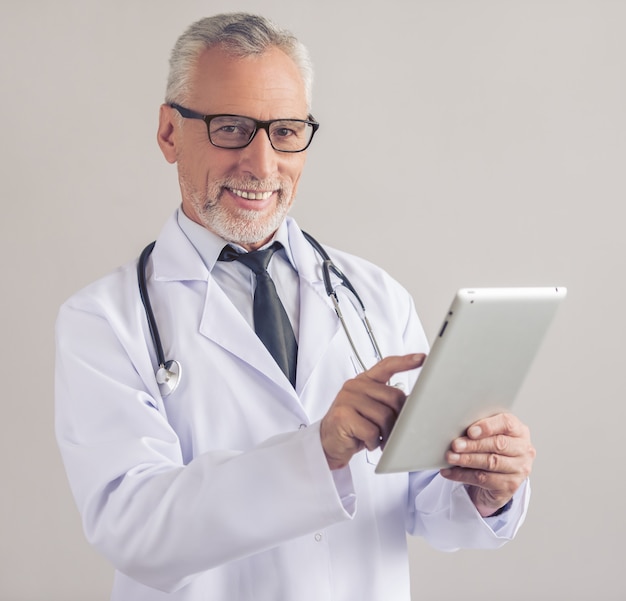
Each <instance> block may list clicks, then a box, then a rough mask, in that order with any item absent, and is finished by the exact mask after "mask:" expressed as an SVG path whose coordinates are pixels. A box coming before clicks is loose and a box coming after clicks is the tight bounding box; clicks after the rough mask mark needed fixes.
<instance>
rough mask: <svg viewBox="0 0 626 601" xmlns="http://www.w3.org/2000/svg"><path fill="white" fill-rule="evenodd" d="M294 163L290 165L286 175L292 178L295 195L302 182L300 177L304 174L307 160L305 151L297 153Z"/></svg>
mask: <svg viewBox="0 0 626 601" xmlns="http://www.w3.org/2000/svg"><path fill="white" fill-rule="evenodd" d="M293 158H294V160H293V163H292V164H290V165H289V167H288V169H287V170H286V171H285V175H286V176H287V177H288V178H289V179H290V180H291V183H292V185H293V194H294V196H295V194H296V192H297V190H298V183H299V182H300V177H301V176H302V171H303V169H304V164H305V162H306V156H305V153H304V152H303V153H301V154H299V155H295V156H294V157H293Z"/></svg>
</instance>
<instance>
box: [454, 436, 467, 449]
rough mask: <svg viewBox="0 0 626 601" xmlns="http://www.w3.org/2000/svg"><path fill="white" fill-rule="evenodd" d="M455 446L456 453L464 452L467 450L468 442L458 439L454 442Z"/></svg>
mask: <svg viewBox="0 0 626 601" xmlns="http://www.w3.org/2000/svg"><path fill="white" fill-rule="evenodd" d="M453 446H454V449H455V450H456V451H464V450H465V449H466V448H467V441H465V440H463V439H462V438H457V439H456V440H455V441H454V444H453Z"/></svg>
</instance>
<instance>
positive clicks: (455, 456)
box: [448, 453, 461, 463]
mask: <svg viewBox="0 0 626 601" xmlns="http://www.w3.org/2000/svg"><path fill="white" fill-rule="evenodd" d="M460 458H461V456H460V455H459V454H458V453H450V454H449V455H448V463H455V462H456V461H458V460H459V459H460Z"/></svg>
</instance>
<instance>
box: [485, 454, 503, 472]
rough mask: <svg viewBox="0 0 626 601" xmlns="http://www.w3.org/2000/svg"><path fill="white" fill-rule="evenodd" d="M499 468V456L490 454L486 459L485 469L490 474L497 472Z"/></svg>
mask: <svg viewBox="0 0 626 601" xmlns="http://www.w3.org/2000/svg"><path fill="white" fill-rule="evenodd" d="M499 468H500V455H498V454H496V453H490V454H489V456H488V457H487V469H488V470H489V471H490V472H497V471H498V470H499Z"/></svg>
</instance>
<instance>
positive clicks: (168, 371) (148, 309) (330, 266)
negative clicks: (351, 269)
mask: <svg viewBox="0 0 626 601" xmlns="http://www.w3.org/2000/svg"><path fill="white" fill-rule="evenodd" d="M302 233H303V234H304V237H305V238H306V239H307V240H308V242H309V243H310V244H311V246H312V247H313V248H314V249H315V251H316V252H317V253H318V254H319V255H320V257H321V258H322V276H323V280H324V288H325V289H326V294H327V295H328V296H329V297H330V299H331V301H332V303H333V307H334V308H335V313H336V314H337V317H338V318H339V321H340V322H341V326H342V327H343V330H344V332H345V334H346V337H347V339H348V342H349V343H350V347H351V348H352V352H353V353H354V356H355V357H356V360H357V361H358V363H359V366H360V368H361V369H362V370H363V371H366V370H367V366H366V364H365V362H364V361H363V359H362V357H361V355H360V354H359V352H358V350H357V348H356V344H355V342H354V339H353V337H352V336H351V335H350V330H349V329H348V325H347V323H346V320H345V318H344V315H343V313H342V311H341V307H340V306H339V296H338V294H337V290H338V289H340V288H344V289H345V292H346V296H348V298H349V299H350V301H351V304H352V306H353V307H354V308H355V310H356V312H357V314H358V316H359V319H360V321H361V323H362V324H363V326H364V328H365V331H366V332H367V336H368V338H369V340H370V342H371V344H372V347H373V349H374V355H375V357H376V359H377V360H378V361H380V360H381V359H382V353H381V351H380V348H379V346H378V342H377V341H376V337H375V336H374V331H373V330H372V326H371V325H370V322H369V320H368V318H367V315H366V312H365V305H364V304H363V301H362V300H361V297H360V296H359V294H358V293H357V291H356V290H355V289H354V286H353V285H352V284H351V282H350V280H349V279H348V278H347V276H346V275H345V274H344V273H343V272H342V271H341V270H340V269H339V268H338V267H337V266H336V265H335V264H334V263H333V261H332V259H331V258H330V257H329V256H328V253H327V252H326V251H325V250H324V247H323V246H322V245H321V244H320V243H319V242H318V241H317V240H315V238H313V236H311V235H310V234H308V233H306V232H302ZM154 245H155V242H151V243H150V244H148V246H146V247H145V248H144V249H143V251H142V252H141V255H140V256H139V261H138V262H137V280H138V283H139V295H140V296H141V303H142V304H143V308H144V311H145V313H146V318H147V320H148V327H149V329H150V336H151V337H152V343H153V344H154V349H155V351H156V355H157V361H158V364H159V367H158V368H157V370H156V373H155V377H156V381H157V384H158V386H159V391H160V393H161V395H162V396H167V395H169V394H171V393H172V392H174V390H176V388H177V387H178V385H179V384H180V379H181V376H182V372H183V369H182V366H181V364H180V362H179V361H177V360H176V359H169V360H166V359H165V354H164V353H163V345H162V344H161V336H160V335H159V328H158V327H157V323H156V319H155V317H154V312H153V311H152V305H151V303H150V295H149V294H148V285H147V282H146V264H147V262H148V257H149V256H150V253H151V252H152V250H153V248H154ZM331 274H332V275H334V276H335V278H337V280H338V284H336V285H335V286H333V281H332V278H331Z"/></svg>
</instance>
